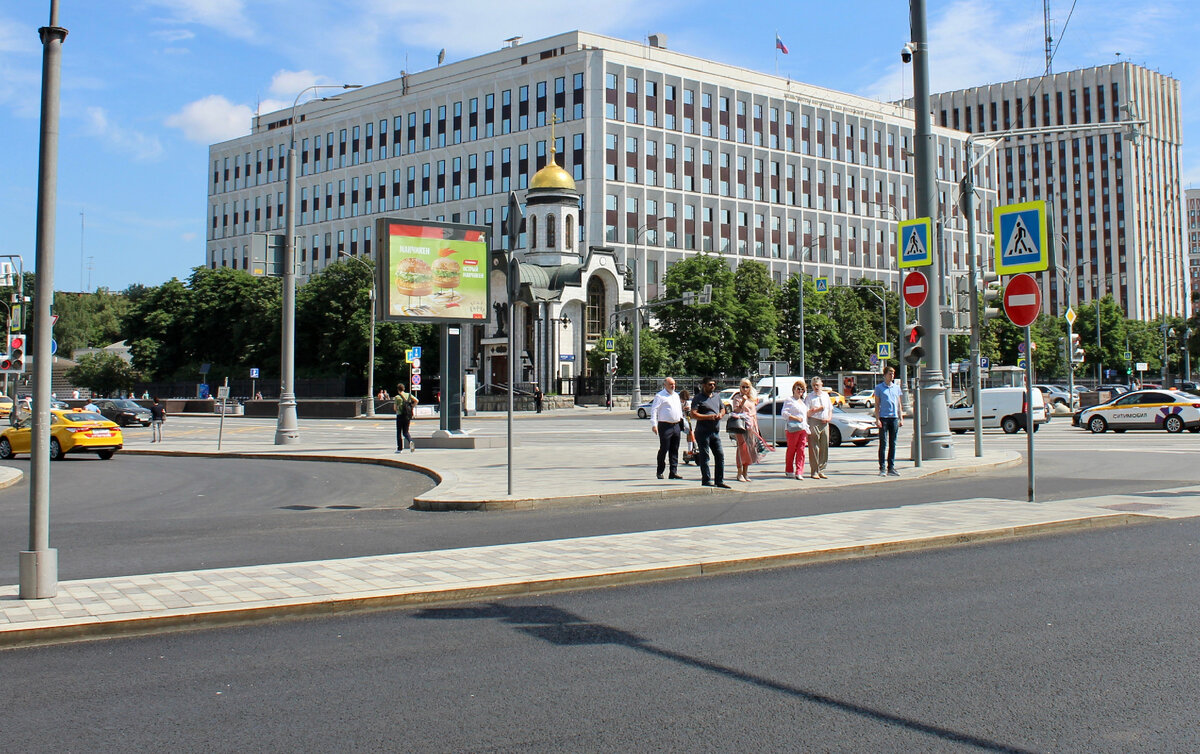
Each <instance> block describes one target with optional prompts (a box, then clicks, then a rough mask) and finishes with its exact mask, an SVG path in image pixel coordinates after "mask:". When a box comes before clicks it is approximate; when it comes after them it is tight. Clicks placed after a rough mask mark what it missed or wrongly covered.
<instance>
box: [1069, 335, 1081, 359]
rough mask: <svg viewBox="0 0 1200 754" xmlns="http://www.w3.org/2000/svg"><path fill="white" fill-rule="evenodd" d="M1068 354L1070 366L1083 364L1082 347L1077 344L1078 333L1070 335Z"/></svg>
mask: <svg viewBox="0 0 1200 754" xmlns="http://www.w3.org/2000/svg"><path fill="white" fill-rule="evenodd" d="M1070 353H1071V363H1072V364H1082V363H1083V346H1081V345H1080V344H1079V333H1077V332H1073V333H1071V345H1070Z"/></svg>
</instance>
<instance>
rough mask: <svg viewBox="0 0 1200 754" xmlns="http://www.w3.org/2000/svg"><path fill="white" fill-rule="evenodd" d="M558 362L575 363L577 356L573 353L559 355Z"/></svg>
mask: <svg viewBox="0 0 1200 754" xmlns="http://www.w3.org/2000/svg"><path fill="white" fill-rule="evenodd" d="M558 360H559V361H574V360H575V354H573V353H560V354H559V355H558Z"/></svg>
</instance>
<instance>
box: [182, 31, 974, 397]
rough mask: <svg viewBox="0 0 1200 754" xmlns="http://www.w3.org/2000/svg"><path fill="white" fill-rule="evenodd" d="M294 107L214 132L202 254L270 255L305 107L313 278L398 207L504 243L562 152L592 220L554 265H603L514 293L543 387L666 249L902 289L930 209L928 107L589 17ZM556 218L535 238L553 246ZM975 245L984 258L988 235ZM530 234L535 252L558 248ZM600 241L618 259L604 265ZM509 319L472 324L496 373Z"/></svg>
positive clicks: (367, 246) (577, 360) (941, 157)
mask: <svg viewBox="0 0 1200 754" xmlns="http://www.w3.org/2000/svg"><path fill="white" fill-rule="evenodd" d="M292 115H293V113H292V111H291V110H290V109H288V110H282V111H279V112H275V113H268V114H263V115H260V116H259V117H257V118H256V119H255V122H254V123H253V124H252V129H251V132H250V133H249V134H248V135H247V136H244V137H241V138H237V139H233V140H230V141H226V142H222V143H220V144H215V145H213V146H212V147H210V150H209V162H210V165H211V171H210V173H209V184H208V202H207V204H208V215H209V217H208V229H207V230H208V232H207V235H208V237H207V241H206V254H207V258H206V260H205V262H206V264H208V265H210V266H212V267H219V266H228V267H234V268H237V269H248V270H251V271H252V272H259V271H261V270H262V269H263V266H262V265H258V264H256V263H255V260H253V259H252V256H253V255H252V252H251V249H252V242H251V237H252V235H253V234H261V233H279V232H281V230H282V228H283V224H284V218H283V212H284V197H285V178H286V175H285V169H284V168H285V158H286V152H287V148H288V141H289V134H290V130H291V128H292V126H293V125H294V127H295V133H296V147H297V149H298V151H299V159H298V175H297V196H296V222H297V224H296V229H297V230H296V233H297V236H298V239H297V254H296V258H297V262H298V265H299V269H300V274H301V276H302V278H303V276H307V275H311V274H313V273H315V272H316V271H318V270H320V269H321V268H323V267H324V266H326V265H328V264H331V263H333V262H335V261H336V260H337V259H338V258H339V256H340V255H342V254H347V255H351V256H364V255H365V256H368V257H370V256H372V254H373V248H372V241H373V239H372V237H371V233H372V228H373V226H374V222H375V220H376V219H378V218H380V217H385V216H386V217H401V218H407V219H422V218H427V219H434V220H444V221H451V222H463V223H474V224H480V225H485V226H488V227H490V228H491V229H492V241H493V246H494V247H495V248H497V249H503V248H504V245H505V243H506V238H505V233H504V232H503V229H504V227H505V226H504V222H505V216H506V207H507V202H508V195H509V192H510V191H515V192H517V195H518V197H519V198H520V199H521V201H522V202H525V201H526V200H527V196H526V194H527V190H528V189H529V188H531V180H532V179H533V177H534V175H535V174H536V173H537V172H538V171H539V170H542V169H543V168H545V167H546V166H547V164H548V161H549V155H550V154H551V152H552V150H553V152H555V153H556V154H557V156H558V163H559V164H560V165H561V167H562V169H563V171H565V173H564V174H565V175H566V176H568V177H569V178H570V181H571V183H572V184H573V185H572V186H570V187H567V186H566V182H565V181H562V180H560V178H561V176H559V177H558V178H556V179H555V180H553V181H550V186H548V187H549V188H554V189H564V190H565V189H567V188H569V189H570V190H571V191H574V192H577V195H578V211H577V216H578V222H577V224H574V225H566V224H565V218H566V217H574V216H575V214H574V213H573V212H563V211H560V212H558V213H557V216H558V218H559V219H558V223H559V225H560V226H561V227H559V226H556V227H555V232H556V234H558V239H561V238H562V237H563V236H564V235H565V236H569V237H571V241H572V243H571V245H570V246H571V248H570V249H569V250H566V251H564V254H566V256H562V255H560V256H559V257H556V258H555V260H554V261H555V262H556V263H557V264H559V266H561V265H562V264H579V265H584V266H588V265H589V264H590V265H591V269H596V270H598V277H595V278H592V277H591V272H586V273H584V272H580V273H579V275H581V276H582V277H579V279H575V278H574V277H572V278H571V282H570V285H571V286H574V287H575V288H577V289H578V290H579V291H581V292H582V293H581V295H580V296H562V297H560V299H557V300H553V301H552V300H549V299H545V300H543V301H542V302H541V303H536V302H523V303H522V304H520V305H519V306H518V311H517V312H516V318H517V326H516V335H517V336H518V343H517V348H518V353H520V354H521V355H522V362H523V365H524V371H523V372H522V373H521V376H522V378H524V379H528V380H537V381H540V382H542V383H543V384H544V385H545V384H552V380H553V379H554V378H556V377H560V376H568V375H571V374H574V375H578V374H581V373H583V372H584V371H586V352H587V351H588V350H590V349H591V348H593V347H594V346H595V345H596V343H597V342H598V341H599V339H600V338H601V337H602V336H603V335H604V333H605V332H607V331H608V329H609V328H610V327H611V326H612V322H613V317H612V315H613V313H614V312H615V311H616V309H617V308H618V307H620V306H623V305H626V304H628V303H630V302H632V300H633V295H632V280H633V279H635V276H634V275H632V274H630V273H629V269H630V265H634V264H636V265H637V268H638V269H639V270H640V272H641V274H639V275H637V276H636V279H637V280H640V281H645V283H644V286H643V288H642V295H643V296H644V297H645V299H646V300H650V299H653V298H655V297H656V296H659V295H660V294H661V293H662V286H661V282H662V279H663V276H664V274H665V272H666V270H667V268H668V267H669V266H670V265H672V264H674V263H675V262H678V261H679V260H681V259H684V258H686V257H688V256H690V255H695V254H717V255H721V256H723V257H725V258H726V259H727V260H728V263H729V264H730V266H731V267H733V266H736V265H738V264H739V263H741V262H742V261H744V260H756V261H759V262H762V263H763V264H765V265H767V267H768V268H769V270H770V274H771V275H772V277H773V278H774V279H775V280H776V281H783V280H785V279H786V278H787V277H788V276H792V275H795V274H797V273H799V272H801V271H803V272H804V273H806V274H808V275H822V276H828V277H829V278H830V282H831V284H833V285H838V284H845V283H850V282H853V281H856V280H858V279H860V278H867V279H871V280H880V281H883V282H884V283H886V284H887V285H888V286H890V287H891V288H892V289H893V290H895V289H897V288H898V270H897V267H896V260H895V256H896V255H895V242H896V241H895V236H896V230H897V223H898V222H899V221H900V220H905V219H909V218H910V217H911V216H912V215H913V214H914V213H915V211H916V204H915V196H914V190H913V176H912V174H913V153H912V150H913V145H912V141H913V136H912V130H913V112H912V110H910V109H907V108H905V107H902V106H899V105H895V104H888V103H880V102H877V101H874V100H869V99H864V98H862V97H857V96H853V95H849V94H844V93H841V92H836V91H831V90H828V89H823V88H820V87H816V86H812V85H808V84H803V83H799V82H795V81H790V80H788V79H785V78H780V77H778V76H772V75H768V74H765V73H759V72H756V71H750V70H746V69H742V68H736V67H734V66H729V65H725V64H722V63H717V62H714V61H710V60H704V59H701V58H697V57H693V56H690V55H685V54H682V53H679V52H675V51H672V50H669V49H667V46H666V41H665V38H664V37H663V36H661V35H652V36H651V37H649V40H648V43H646V44H642V43H637V42H629V41H624V40H619V39H613V38H609V37H604V36H600V35H596V34H590V33H586V32H578V31H575V32H568V33H564V34H559V35H556V36H553V37H550V38H547V39H543V40H538V41H535V42H528V43H523V44H520V43H514V44H513V45H512V46H509V47H505V48H502V49H500V50H497V51H495V52H491V53H487V54H484V55H480V56H478V57H475V58H471V59H468V60H463V61H459V62H455V63H449V64H445V65H442V66H440V67H438V68H435V69H432V70H428V71H422V72H417V73H409V74H402V75H401V76H400V78H397V79H394V80H391V81H386V82H383V83H379V84H374V85H370V86H365V87H363V88H361V89H358V90H354V91H348V92H342V93H339V95H338V100H337V101H320V100H314V101H310V102H307V103H304V104H302V105H300V106H299V107H298V108H296V111H295V119H296V122H295V123H294V124H293V123H292ZM935 131H936V133H935V138H936V148H937V178H938V181H939V186H940V190H939V198H940V209H939V217H938V219H939V220H941V221H942V226H941V227H942V236H943V239H944V248H945V253H946V257H947V259H946V261H947V268H948V269H951V270H965V269H966V267H967V260H966V253H967V244H966V239H965V231H964V227H965V224H964V223H963V222H962V218H961V217H960V216H959V211H958V209H957V182H958V180H959V179H960V178H961V177H962V171H963V169H964V165H965V158H966V155H965V152H964V138H965V136H966V134H964V133H961V132H957V131H954V130H952V129H950V128H946V127H939V128H936V129H935ZM990 165H991V163H985V164H984V165H983V166H982V167H981V168H980V170H979V177H978V179H977V180H978V185H979V188H980V193H981V197H982V201H981V202H980V203H979V219H980V228H981V229H983V232H986V231H987V229H988V228H990V225H991V221H990V217H991V212H992V209H993V207H994V205H995V175H996V174H995V172H994V168H992V167H991V166H990ZM569 193H570V192H568V194H569ZM566 195H567V194H562V195H560V196H559V198H560V199H561V198H562V197H563V196H566ZM531 204H532V203H531ZM566 206H567V205H563V207H564V208H566ZM528 214H529V212H528V211H527V215H528ZM544 221H545V220H544V219H543V220H542V222H544ZM548 230H549V229H548V228H545V227H544V226H543V229H542V230H539V231H538V232H537V233H536V234H535V237H534V239H530V238H527V239H526V240H527V241H530V242H533V241H534V240H535V239H537V238H541V240H540V241H539V243H541V244H545V243H547V242H548V240H549V239H548V238H545V237H544V236H543V234H544V233H545V232H547V231H548ZM556 243H558V244H559V245H560V246H562V243H561V240H556ZM977 244H978V245H977V249H978V251H979V253H980V255H981V258H982V259H983V260H984V262H985V264H987V262H986V260H987V259H988V258H989V255H988V253H987V249H989V248H990V238H988V237H986V236H984V235H982V233H981V236H980V238H979V239H978V240H977ZM522 247H523V249H524V250H522V251H521V252H519V254H520V255H534V256H523V258H524V259H525V261H526V262H528V263H529V264H535V263H536V259H537V257H536V254H537V252H538V251H544V250H539V249H538V248H535V247H533V246H530V244H529V243H526V242H524V241H523V242H522ZM593 250H595V251H596V253H593ZM600 250H607V251H603V252H601V251H600ZM560 251H563V249H560ZM589 256H590V258H592V262H590V263H588V262H585V257H589ZM605 258H607V259H610V260H612V261H611V262H609V263H608V264H609V265H610V266H611V265H612V264H615V265H616V267H617V275H615V276H614V275H613V274H612V272H611V271H607V272H605V271H603V270H600V268H601V267H603V265H601V264H599V263H600V262H603V261H604V259H605ZM605 269H607V268H605ZM531 272H532V271H531ZM573 274H574V273H573ZM524 276H525V273H524V272H523V273H522V277H523V279H524ZM561 277H562V276H561V275H559V276H558V277H556V276H555V275H547V276H546V280H545V281H543V282H544V283H546V284H547V285H556V284H557V283H555V281H556V280H558V279H559V278H561ZM567 277H571V276H567ZM539 279H540V277H539ZM563 284H564V285H565V284H566V283H563ZM534 287H536V288H539V289H543V288H544V286H542V285H538V286H534ZM497 290H503V288H499V289H497ZM551 322H553V323H554V325H555V328H556V329H555V332H554V333H550V332H549V331H548V329H547V328H549V324H550V323H551ZM531 323H535V324H536V326H534V325H532V324H531ZM499 324H500V323H499V321H498V320H497V319H495V318H493V319H492V320H491V321H490V322H488V323H487V324H486V325H479V326H472V327H471V329H472V330H473V331H474V334H473V336H472V337H469V338H465V339H464V340H465V342H466V343H467V344H468V345H467V348H468V349H469V351H470V352H469V353H464V361H463V363H464V364H467V365H468V366H469V367H472V368H474V369H476V370H478V372H479V373H480V375H481V380H482V381H484V382H487V381H488V380H489V379H490V376H491V372H492V369H490V368H489V365H488V359H487V358H486V351H487V346H489V345H490V344H489V343H488V342H487V341H492V340H495V339H494V338H493V336H494V335H495V333H496V331H497V327H498V325H499ZM526 356H528V358H526Z"/></svg>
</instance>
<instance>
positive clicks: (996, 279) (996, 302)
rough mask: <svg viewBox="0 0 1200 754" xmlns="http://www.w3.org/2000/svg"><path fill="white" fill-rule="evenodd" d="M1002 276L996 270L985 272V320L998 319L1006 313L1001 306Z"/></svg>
mask: <svg viewBox="0 0 1200 754" xmlns="http://www.w3.org/2000/svg"><path fill="white" fill-rule="evenodd" d="M1002 292H1003V291H1002V290H1001V288H1000V276H999V275H997V274H996V273H994V272H985V273H983V321H984V322H987V321H988V320H991V319H998V318H999V317H1000V316H1001V315H1003V314H1004V311H1003V310H1002V309H1001V308H1000V295H1001V294H1002Z"/></svg>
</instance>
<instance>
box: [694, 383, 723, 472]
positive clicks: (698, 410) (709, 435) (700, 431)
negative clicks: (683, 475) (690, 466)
mask: <svg viewBox="0 0 1200 754" xmlns="http://www.w3.org/2000/svg"><path fill="white" fill-rule="evenodd" d="M716 390H717V381H716V380H714V379H713V378H712V377H706V378H705V379H704V382H702V383H701V384H700V392H699V393H698V394H697V395H696V397H695V398H693V399H692V411H691V417H692V420H693V421H695V422H696V451H697V452H696V455H697V459H696V460H697V462H698V463H699V464H700V478H701V481H700V484H701V485H703V486H704V487H712V486H713V483H714V481H715V483H716V486H717V487H721V488H723V489H729V485H728V484H725V450H724V449H723V448H722V447H721V420H722V419H724V418H725V407H724V406H723V405H721V396H720V395H718V394H717V392H716ZM709 451H712V455H713V465H714V467H715V468H714V469H713V472H714V473H713V474H711V475H710V474H709V468H708V454H709Z"/></svg>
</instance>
